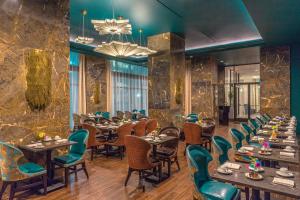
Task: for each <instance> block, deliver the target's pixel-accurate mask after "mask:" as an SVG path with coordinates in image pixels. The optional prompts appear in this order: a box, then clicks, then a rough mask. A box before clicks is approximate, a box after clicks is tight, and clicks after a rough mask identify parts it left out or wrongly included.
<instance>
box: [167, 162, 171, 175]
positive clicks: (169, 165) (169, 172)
mask: <svg viewBox="0 0 300 200" xmlns="http://www.w3.org/2000/svg"><path fill="white" fill-rule="evenodd" d="M167 162H168V177H170V176H171V164H172V163H171V160H170V159H168V161H167Z"/></svg>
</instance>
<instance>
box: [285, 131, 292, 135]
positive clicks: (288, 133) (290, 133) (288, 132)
mask: <svg viewBox="0 0 300 200" xmlns="http://www.w3.org/2000/svg"><path fill="white" fill-rule="evenodd" d="M284 134H286V135H294V132H291V131H287V132H284Z"/></svg>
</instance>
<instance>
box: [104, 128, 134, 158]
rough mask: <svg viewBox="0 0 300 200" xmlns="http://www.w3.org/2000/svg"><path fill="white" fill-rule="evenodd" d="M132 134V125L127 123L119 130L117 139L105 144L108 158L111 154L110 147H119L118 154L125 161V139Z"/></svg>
mask: <svg viewBox="0 0 300 200" xmlns="http://www.w3.org/2000/svg"><path fill="white" fill-rule="evenodd" d="M131 132H132V124H131V123H127V124H123V125H122V126H120V127H119V128H118V129H117V135H118V137H117V139H116V140H113V141H108V142H106V143H105V149H106V156H108V154H109V152H108V151H109V147H113V146H116V147H118V153H119V154H120V157H121V160H122V159H123V154H124V150H125V143H124V138H125V136H126V135H131Z"/></svg>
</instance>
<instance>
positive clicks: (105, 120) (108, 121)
mask: <svg viewBox="0 0 300 200" xmlns="http://www.w3.org/2000/svg"><path fill="white" fill-rule="evenodd" d="M97 121H98V122H99V123H100V124H104V123H105V122H107V123H111V120H109V119H106V118H104V117H99V118H98V119H97Z"/></svg>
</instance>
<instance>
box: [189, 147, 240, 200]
mask: <svg viewBox="0 0 300 200" xmlns="http://www.w3.org/2000/svg"><path fill="white" fill-rule="evenodd" d="M210 161H212V156H211V155H210V154H209V152H208V151H207V150H206V149H204V148H203V147H200V146H198V145H190V146H189V147H188V148H187V162H188V166H189V169H190V173H191V178H192V181H193V183H194V187H195V190H194V198H195V199H206V200H235V199H239V198H240V190H239V189H237V188H236V187H234V186H232V185H231V184H227V183H222V182H218V181H215V180H213V179H211V177H210V176H209V172H208V163H209V162H210Z"/></svg>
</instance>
